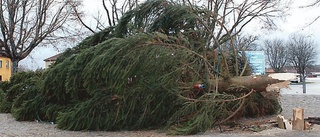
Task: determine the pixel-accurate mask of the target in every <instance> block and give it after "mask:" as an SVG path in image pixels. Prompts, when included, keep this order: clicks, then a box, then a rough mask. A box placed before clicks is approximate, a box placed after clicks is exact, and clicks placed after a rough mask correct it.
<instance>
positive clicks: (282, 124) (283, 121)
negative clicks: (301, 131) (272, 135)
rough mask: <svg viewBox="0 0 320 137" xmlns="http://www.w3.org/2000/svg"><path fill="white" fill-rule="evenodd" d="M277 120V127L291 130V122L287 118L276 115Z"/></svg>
mask: <svg viewBox="0 0 320 137" xmlns="http://www.w3.org/2000/svg"><path fill="white" fill-rule="evenodd" d="M277 121H278V127H279V128H281V129H287V130H292V124H291V123H290V122H289V120H287V119H285V118H284V117H283V116H281V115H278V116H277Z"/></svg>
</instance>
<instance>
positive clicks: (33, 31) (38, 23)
mask: <svg viewBox="0 0 320 137" xmlns="http://www.w3.org/2000/svg"><path fill="white" fill-rule="evenodd" d="M71 4H72V5H75V2H73V1H72V0H67V1H64V0H63V1H62V0H0V27H1V34H0V54H1V56H5V57H8V58H10V59H11V61H12V72H13V73H15V72H17V71H18V63H19V61H21V60H22V59H24V58H26V57H27V56H28V55H29V54H30V52H31V51H32V50H33V49H35V48H36V47H37V46H39V44H40V43H45V44H53V43H55V42H57V41H59V40H60V39H61V38H66V37H68V36H67V35H66V33H68V31H67V29H66V28H64V27H63V25H65V24H66V23H67V22H68V21H70V20H69V19H70V17H71V15H72V10H70V9H71V7H70V5H71ZM60 30H61V31H60ZM59 34H61V36H59Z"/></svg>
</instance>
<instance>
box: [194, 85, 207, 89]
mask: <svg viewBox="0 0 320 137" xmlns="http://www.w3.org/2000/svg"><path fill="white" fill-rule="evenodd" d="M193 88H194V89H195V90H204V85H203V84H194V85H193Z"/></svg>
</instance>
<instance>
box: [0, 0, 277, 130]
mask: <svg viewBox="0 0 320 137" xmlns="http://www.w3.org/2000/svg"><path fill="white" fill-rule="evenodd" d="M208 15H209V12H208V11H206V10H201V9H198V8H197V7H189V6H186V5H178V4H175V3H170V2H163V1H162V0H158V1H147V2H145V3H144V4H142V5H141V6H140V7H138V8H137V9H133V10H132V11H129V12H128V13H126V14H125V15H124V16H123V17H122V19H121V20H120V21H119V24H118V25H117V26H115V27H114V28H113V27H110V28H108V29H106V30H104V31H101V32H99V33H97V34H94V35H92V36H90V37H88V38H86V39H85V40H83V41H82V42H81V43H80V44H79V45H78V46H77V47H74V48H72V49H68V50H67V51H65V52H64V53H63V54H62V56H61V57H59V58H58V60H57V61H56V63H55V64H54V65H52V67H51V68H49V69H47V70H46V71H45V72H44V73H42V72H41V73H40V72H24V73H19V74H17V75H15V76H13V77H12V79H11V80H10V82H9V84H8V85H9V86H7V85H6V84H3V85H0V86H1V87H2V90H0V96H1V100H0V101H1V103H2V102H4V103H3V105H2V104H1V105H0V106H1V107H0V109H1V111H6V110H8V109H9V108H10V110H11V112H12V114H13V116H14V117H15V118H16V119H17V120H34V119H38V120H43V121H53V122H56V123H57V124H58V125H57V127H58V128H61V129H66V130H138V129H149V128H159V127H167V129H170V130H171V131H172V132H171V134H195V133H197V132H204V131H206V130H207V129H209V128H211V127H213V126H216V125H218V124H220V122H222V121H223V120H225V119H228V118H229V117H230V116H233V115H234V112H236V113H238V112H239V114H245V115H250V114H271V113H274V112H276V110H274V111H270V110H266V111H263V112H262V111H260V110H262V108H263V109H274V108H273V105H277V104H276V103H278V102H277V101H276V99H274V98H273V99H274V100H264V97H261V96H255V95H254V96H252V95H250V97H251V98H250V99H249V101H246V102H244V100H245V99H242V98H241V96H243V95H244V93H248V88H247V89H246V90H240V91H236V92H234V93H233V94H232V93H231V94H230V93H228V94H227V93H223V92H224V91H222V90H221V92H220V91H219V92H220V93H219V92H216V91H215V88H216V85H215V84H216V83H215V81H218V80H219V79H218V78H216V77H217V76H218V74H217V71H216V68H215V67H213V66H212V65H214V64H222V62H223V60H219V59H217V58H216V56H207V55H208V54H210V53H214V50H215V49H212V46H208V45H209V41H208V37H209V35H210V33H211V32H208V31H206V30H205V29H204V28H205V27H204V26H203V24H202V22H201V21H203V20H205V19H206V17H207V16H208ZM226 56H227V54H226ZM227 58H230V56H227V57H225V59H227ZM212 63H213V64H212ZM225 63H227V64H223V65H224V67H226V68H227V67H228V66H230V64H228V63H229V62H227V61H226V62H225ZM231 63H232V62H231ZM223 65H220V66H217V68H219V67H221V68H219V69H220V70H219V71H220V72H219V73H223V74H228V73H230V72H231V71H230V70H229V69H224V68H223ZM229 71H230V72H229ZM231 73H234V72H231ZM224 82H225V85H228V86H230V85H231V84H230V83H228V82H229V81H224ZM196 83H204V84H205V85H206V88H205V89H204V90H201V91H197V90H195V89H193V85H194V84H196ZM238 86H242V87H243V85H238ZM231 91H232V90H231ZM257 95H258V94H257ZM239 98H240V99H239ZM257 98H259V99H257ZM227 100H228V101H227ZM261 100H263V101H262V102H263V103H260V102H261ZM246 103H250V104H246ZM267 103H269V104H268V105H265V104H267ZM243 104H245V105H243ZM256 104H257V105H256ZM243 106H246V107H243ZM261 107H262V108H261ZM276 107H278V106H276ZM241 112H242V113H241ZM241 116H243V115H241Z"/></svg>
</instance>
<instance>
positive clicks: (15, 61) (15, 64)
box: [11, 59, 20, 75]
mask: <svg viewBox="0 0 320 137" xmlns="http://www.w3.org/2000/svg"><path fill="white" fill-rule="evenodd" d="M19 61H20V60H19V59H12V70H11V71H12V73H11V74H12V75H13V74H15V73H17V72H18V66H19Z"/></svg>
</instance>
